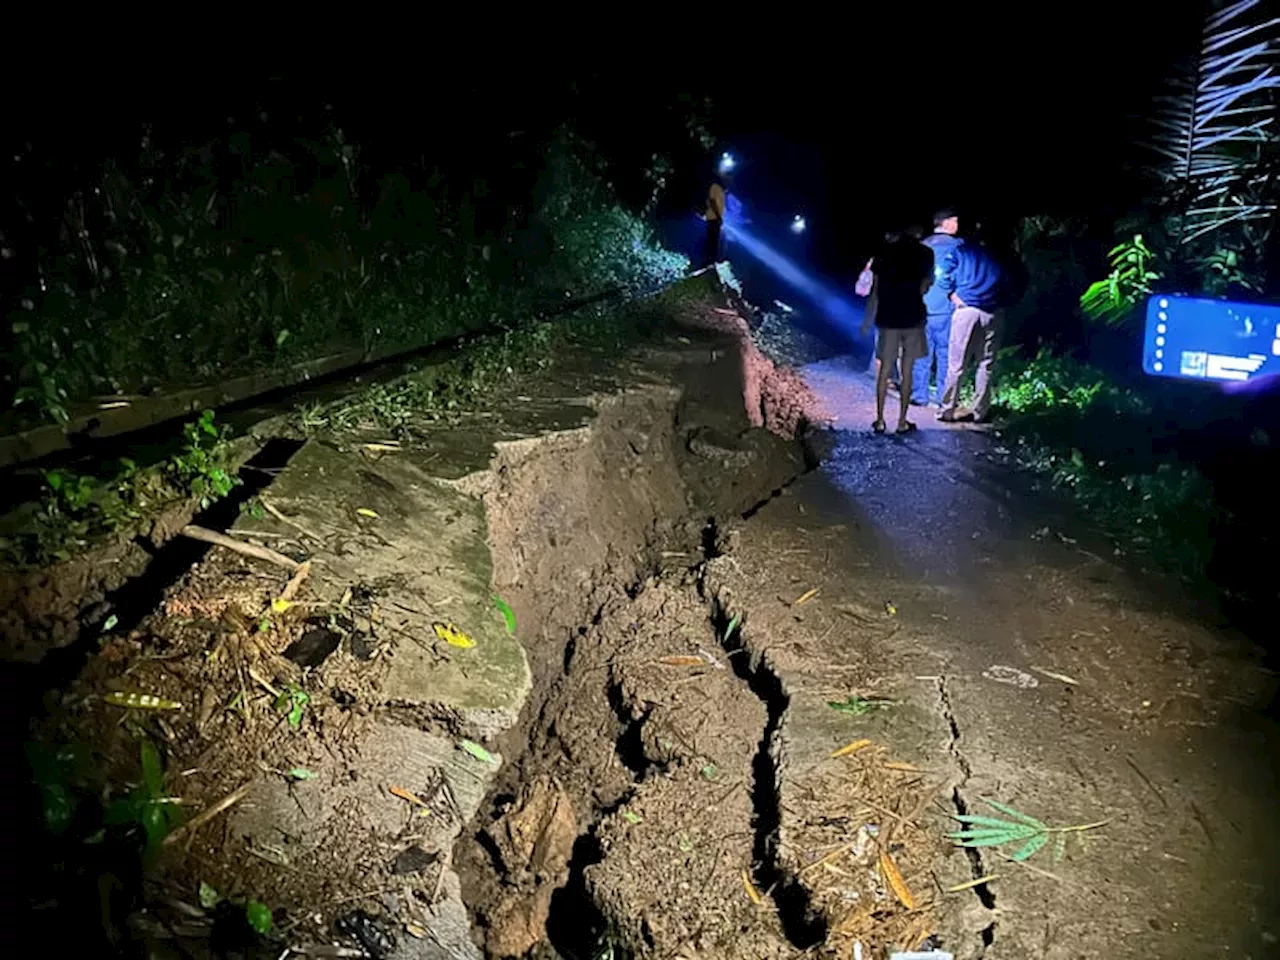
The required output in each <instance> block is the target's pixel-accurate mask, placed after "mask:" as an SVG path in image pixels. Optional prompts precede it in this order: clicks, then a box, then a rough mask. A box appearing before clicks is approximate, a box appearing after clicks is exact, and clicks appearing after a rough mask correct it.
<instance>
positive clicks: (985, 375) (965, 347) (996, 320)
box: [937, 240, 1004, 423]
mask: <svg viewBox="0 0 1280 960" xmlns="http://www.w3.org/2000/svg"><path fill="white" fill-rule="evenodd" d="M937 284H938V286H939V287H940V288H941V289H942V291H943V292H945V293H946V295H947V299H948V300H950V301H951V303H952V305H953V306H954V307H955V312H954V313H953V314H952V316H951V339H950V342H949V343H948V345H947V353H948V356H947V385H946V388H945V389H944V390H943V392H942V412H941V413H939V414H938V419H939V420H941V421H943V422H944V423H951V422H953V421H956V420H973V421H974V422H975V423H981V422H982V421H983V420H985V419H986V417H987V414H988V413H989V412H990V410H991V393H992V389H993V388H994V383H993V379H992V378H993V368H994V366H995V362H996V351H997V350H999V349H1000V326H1001V322H1002V317H1001V315H1000V307H1001V306H1002V305H1003V304H1002V303H1001V297H1002V294H1003V286H1004V270H1003V268H1002V267H1001V266H1000V264H999V262H998V261H997V260H996V258H995V257H993V256H992V255H991V253H990V252H989V251H988V250H987V248H986V247H984V246H983V245H982V244H980V243H978V242H977V241H974V240H964V241H961V242H960V243H959V244H958V245H957V246H956V247H954V248H953V249H951V250H949V251H947V252H946V253H945V254H944V255H943V257H942V260H941V263H940V264H939V267H938V270H937ZM974 356H976V357H977V358H978V372H977V383H976V385H975V387H976V390H975V395H974V398H973V406H972V407H971V408H970V409H967V410H960V409H958V408H959V405H960V377H961V376H962V375H963V374H964V370H965V367H966V366H967V365H968V362H969V360H970V359H971V358H972V357H974Z"/></svg>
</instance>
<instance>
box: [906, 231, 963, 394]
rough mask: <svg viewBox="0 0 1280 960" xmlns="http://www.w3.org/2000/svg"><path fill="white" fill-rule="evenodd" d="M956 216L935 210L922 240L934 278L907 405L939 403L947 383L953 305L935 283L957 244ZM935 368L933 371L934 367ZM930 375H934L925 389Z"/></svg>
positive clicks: (926, 294)
mask: <svg viewBox="0 0 1280 960" xmlns="http://www.w3.org/2000/svg"><path fill="white" fill-rule="evenodd" d="M959 232H960V218H959V217H958V216H957V215H956V212H955V211H954V210H950V209H948V210H939V211H938V212H937V213H936V214H935V215H934V217H933V233H932V234H930V235H929V236H927V237H925V238H924V240H923V241H922V243H924V245H925V246H926V247H928V248H929V250H930V251H931V252H932V253H933V272H934V281H933V284H932V286H930V287H929V290H928V292H927V293H925V295H924V308H925V313H926V318H925V325H924V332H925V341H926V347H927V349H926V352H925V355H924V356H923V357H921V358H920V359H919V360H917V361H916V366H915V370H914V372H913V373H912V376H911V404H912V406H916V407H923V406H926V405H928V404H930V403H932V404H934V405H936V406H939V407H940V406H942V393H943V390H944V389H945V387H946V383H947V356H948V353H949V347H950V343H951V314H952V313H953V312H954V311H955V307H954V306H953V305H952V303H951V301H950V300H949V299H948V297H947V293H946V291H945V290H943V289H942V287H941V286H940V285H939V283H938V278H939V276H940V273H941V265H942V262H943V260H944V259H945V258H946V255H947V254H948V253H949V252H950V251H952V250H954V249H955V248H956V247H958V246H959V245H960V242H961V241H960V237H959V236H958V234H959ZM935 369H936V371H937V372H936V373H934V370H935ZM930 375H933V377H934V383H933V389H932V390H930V389H929V378H930Z"/></svg>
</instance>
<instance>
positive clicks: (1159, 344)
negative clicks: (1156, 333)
mask: <svg viewBox="0 0 1280 960" xmlns="http://www.w3.org/2000/svg"><path fill="white" fill-rule="evenodd" d="M1156 346H1157V347H1163V346H1164V337H1156Z"/></svg>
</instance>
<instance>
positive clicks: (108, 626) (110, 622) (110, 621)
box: [102, 613, 120, 633]
mask: <svg viewBox="0 0 1280 960" xmlns="http://www.w3.org/2000/svg"><path fill="white" fill-rule="evenodd" d="M119 622H120V618H119V617H117V616H116V615H115V614H114V613H113V614H112V615H111V616H109V617H107V619H106V620H104V621H103V623H102V632H103V633H106V632H107V631H108V630H114V629H115V627H116V624H117V623H119Z"/></svg>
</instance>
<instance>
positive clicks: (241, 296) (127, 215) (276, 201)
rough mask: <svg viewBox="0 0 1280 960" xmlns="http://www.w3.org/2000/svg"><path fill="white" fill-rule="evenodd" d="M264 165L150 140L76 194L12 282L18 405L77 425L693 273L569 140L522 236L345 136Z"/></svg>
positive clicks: (234, 149)
mask: <svg viewBox="0 0 1280 960" xmlns="http://www.w3.org/2000/svg"><path fill="white" fill-rule="evenodd" d="M267 146H269V145H264V144H260V143H257V142H255V141H254V140H253V139H252V138H251V137H250V136H249V135H248V134H244V133H237V134H234V135H232V136H230V137H226V138H221V139H219V140H218V141H217V142H214V143H211V144H209V145H206V146H205V147H202V148H199V149H174V150H163V149H161V148H159V147H157V146H155V145H154V142H153V141H152V140H150V139H145V140H144V141H143V149H142V152H141V155H140V156H139V157H138V158H137V159H136V161H133V160H131V161H130V164H129V170H128V172H126V170H125V169H124V167H123V166H121V165H120V164H119V163H117V162H111V163H108V164H105V165H104V166H103V168H102V170H101V172H100V175H99V176H98V178H97V181H96V183H95V184H94V188H93V189H92V190H89V191H78V192H76V193H74V195H73V196H72V197H71V199H70V200H69V201H67V203H66V205H65V216H64V223H63V225H62V229H61V231H60V234H59V236H58V237H57V239H56V241H50V245H48V246H46V247H45V248H43V249H42V248H41V247H40V244H38V243H37V242H36V241H35V240H32V242H31V243H29V244H27V247H29V248H30V249H27V250H19V251H18V252H19V253H21V254H23V256H20V257H18V258H17V259H15V260H14V262H13V263H6V265H5V266H6V268H7V270H8V272H7V274H6V278H5V279H6V281H7V283H6V287H7V289H6V294H7V301H8V302H7V303H6V310H7V311H8V314H9V322H8V324H7V325H6V326H7V327H8V330H7V331H6V332H7V334H8V339H7V341H6V345H5V353H6V354H7V356H6V359H7V360H8V361H9V370H10V372H9V374H8V377H7V380H6V387H7V393H8V401H9V402H8V403H7V404H6V406H9V407H16V408H17V409H18V411H19V412H20V413H25V418H26V419H28V420H29V419H31V418H32V417H34V416H40V417H43V418H46V419H54V420H65V419H66V418H67V415H68V407H69V406H70V405H71V404H73V403H76V402H79V401H84V400H87V399H88V398H91V397H94V396H98V395H104V394H108V395H109V394H138V393H145V392H150V391H154V390H157V389H160V388H162V387H166V386H169V385H176V384H188V383H192V382H209V381H216V380H218V379H224V378H227V377H229V376H234V375H238V374H242V373H246V372H250V371H256V370H261V369H264V368H269V367H272V366H275V365H279V364H287V363H292V362H297V361H301V360H305V359H312V358H317V357H320V356H325V355H329V354H333V353H336V352H341V351H346V350H352V349H361V350H363V351H365V352H366V353H375V352H379V353H387V352H393V351H396V350H401V349H407V348H412V347H416V346H420V345H424V344H427V343H431V342H434V341H437V340H439V339H442V338H445V337H449V336H452V335H456V334H462V333H466V332H469V331H474V330H478V329H481V328H485V327H489V326H493V325H495V324H496V325H504V324H511V323H514V322H515V321H517V320H518V319H520V318H522V317H525V316H527V315H529V314H532V313H536V312H538V311H540V310H542V309H544V308H545V307H546V306H547V305H548V304H549V303H563V302H564V301H565V299H566V295H568V296H571V297H582V296H590V295H592V294H594V293H600V292H604V291H606V290H609V289H615V288H620V289H622V290H624V291H628V292H634V291H637V290H640V289H645V288H647V287H649V286H652V285H654V284H657V283H661V282H664V281H666V280H669V279H671V278H674V277H676V276H678V275H680V274H681V273H682V272H683V271H684V269H685V260H684V258H682V257H680V256H677V255H675V254H671V253H669V252H667V251H664V250H662V249H661V248H659V247H658V246H657V244H656V243H655V242H654V240H653V238H652V235H651V234H650V232H649V231H648V229H647V227H646V226H645V225H644V223H643V222H642V221H641V220H640V219H639V218H637V217H636V216H634V215H632V214H631V213H629V212H628V211H626V210H624V209H622V208H621V207H619V206H617V205H616V204H615V203H613V202H612V201H611V197H610V193H609V190H608V188H607V186H606V185H605V184H603V183H601V182H600V180H599V177H598V176H596V175H595V174H594V173H593V171H591V170H590V169H589V168H588V166H587V165H586V164H585V163H584V162H583V161H582V160H581V159H580V157H579V155H578V151H577V149H576V146H577V144H576V141H574V140H573V138H571V137H568V136H565V135H562V136H559V137H557V138H556V139H555V140H554V141H553V142H552V143H551V144H550V146H549V147H548V148H547V149H546V153H545V157H544V159H543V161H542V162H541V168H542V169H544V170H546V171H548V172H549V173H548V175H547V176H546V177H545V178H544V180H545V183H544V187H545V189H544V190H543V191H541V193H540V196H539V203H538V204H537V205H536V206H535V208H534V209H533V210H532V211H531V212H530V213H529V214H528V215H526V216H524V217H522V218H520V219H516V218H515V217H513V216H512V215H511V212H510V211H508V210H504V209H498V208H497V207H496V205H495V204H494V203H493V202H491V201H488V200H486V196H487V194H488V190H487V188H486V187H485V185H484V184H483V183H480V184H469V185H468V188H467V189H466V190H462V191H459V190H456V189H452V187H453V185H451V184H449V183H448V182H446V180H445V179H444V178H442V177H440V176H429V177H428V176H423V175H420V174H419V175H408V174H401V173H399V172H397V173H393V174H389V175H387V176H383V177H381V178H376V177H375V173H376V171H372V170H368V169H364V168H362V166H361V162H360V156H361V153H360V150H359V149H358V148H357V147H356V146H355V145H353V144H351V143H348V142H347V141H346V140H345V139H344V137H343V135H342V132H341V131H340V130H336V129H333V130H330V131H329V132H328V133H327V134H326V135H325V136H324V137H322V138H320V139H318V140H315V141H305V142H304V141H298V142H296V143H293V144H291V145H289V146H288V147H286V148H284V149H285V152H287V153H288V156H286V155H285V153H284V152H280V151H279V150H276V149H267ZM535 162H537V161H535ZM532 165H533V164H532V163H531V164H530V166H532ZM6 226H8V225H6ZM10 235H12V232H10V233H9V234H6V236H10ZM33 251H38V252H33ZM10 253H12V251H10V250H6V259H9V254H10ZM20 262H21V263H23V264H25V265H26V267H25V269H26V271H27V272H26V274H20V273H19V272H18V270H19V266H18V264H19V263H20Z"/></svg>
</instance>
